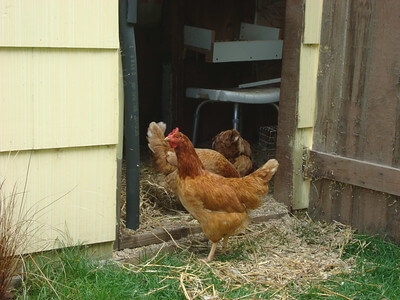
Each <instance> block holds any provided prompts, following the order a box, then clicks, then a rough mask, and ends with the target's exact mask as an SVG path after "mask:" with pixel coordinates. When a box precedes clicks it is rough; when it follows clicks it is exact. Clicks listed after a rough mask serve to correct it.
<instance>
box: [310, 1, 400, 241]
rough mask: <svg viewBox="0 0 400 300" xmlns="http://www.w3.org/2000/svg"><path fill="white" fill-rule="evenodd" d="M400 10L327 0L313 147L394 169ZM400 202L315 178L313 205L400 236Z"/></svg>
mask: <svg viewBox="0 0 400 300" xmlns="http://www.w3.org/2000/svg"><path fill="white" fill-rule="evenodd" d="M399 10H400V3H399V2H398V1H364V0H357V1H349V0H347V1H333V0H325V1H324V10H323V11H324V16H323V25H322V35H321V51H320V65H319V82H318V90H317V94H318V101H319V102H318V113H317V121H316V127H315V131H314V142H313V149H315V150H318V151H321V152H325V153H334V154H337V155H341V156H343V157H347V158H354V159H357V160H359V161H366V162H370V163H375V164H378V165H379V164H381V165H382V166H389V167H390V166H392V167H398V166H399V165H398V162H399V160H400V158H399V157H398V156H399V151H398V149H399V147H400V141H399V138H398V137H399V136H400V135H399V131H400V128H399V127H400V126H399V124H400V112H399V109H400V105H399V84H398V83H399V82H398V78H399V74H400V55H399V54H398V49H399V47H400V45H399V40H400V19H399V18H398V11H399ZM389 32H390V34H389ZM398 200H399V197H396V196H392V195H389V194H386V193H382V192H376V191H373V190H369V189H365V188H362V187H356V186H351V185H347V184H341V183H337V182H333V181H330V180H326V179H322V180H316V181H314V182H313V183H312V188H311V206H310V210H311V212H312V213H313V214H314V215H315V216H316V217H318V218H321V219H324V220H327V221H331V220H337V221H341V222H345V223H347V224H351V225H353V226H354V227H355V228H357V229H359V230H360V231H361V232H371V233H381V234H386V235H388V236H390V237H392V238H394V239H395V240H397V241H400V234H399V231H398V226H399V224H400V210H399V201H398Z"/></svg>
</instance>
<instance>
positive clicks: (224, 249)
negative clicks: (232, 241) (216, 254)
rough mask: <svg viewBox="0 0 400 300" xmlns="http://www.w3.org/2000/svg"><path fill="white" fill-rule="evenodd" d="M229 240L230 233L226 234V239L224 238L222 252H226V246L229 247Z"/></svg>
mask: <svg viewBox="0 0 400 300" xmlns="http://www.w3.org/2000/svg"><path fill="white" fill-rule="evenodd" d="M228 240H229V235H226V236H224V239H223V240H222V253H224V254H225V253H226V248H227V247H228Z"/></svg>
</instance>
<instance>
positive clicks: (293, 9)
mask: <svg viewBox="0 0 400 300" xmlns="http://www.w3.org/2000/svg"><path fill="white" fill-rule="evenodd" d="M303 18H304V3H303V1H298V0H288V1H286V15H285V29H284V44H283V54H282V58H283V59H282V81H281V94H280V102H279V120H278V137H277V149H276V156H277V160H278V161H279V170H278V172H277V174H276V175H275V189H274V197H275V199H277V200H278V201H279V202H282V203H285V204H286V205H288V206H289V207H291V206H292V205H293V197H294V195H293V186H294V183H293V174H294V172H295V170H294V168H295V166H294V157H293V156H294V151H295V150H294V147H296V145H295V133H296V129H297V118H296V114H297V105H298V97H299V72H300V48H301V42H302V37H303Z"/></svg>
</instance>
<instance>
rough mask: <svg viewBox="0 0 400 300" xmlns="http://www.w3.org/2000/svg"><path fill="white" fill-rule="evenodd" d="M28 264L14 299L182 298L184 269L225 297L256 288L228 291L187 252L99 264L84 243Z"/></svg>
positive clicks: (191, 280) (189, 280)
mask: <svg viewBox="0 0 400 300" xmlns="http://www.w3.org/2000/svg"><path fill="white" fill-rule="evenodd" d="M26 267H27V276H26V279H25V281H24V283H23V285H22V287H21V288H20V290H19V291H18V294H17V297H16V299H185V295H184V292H183V289H182V287H181V283H180V280H179V279H180V276H181V275H180V274H182V273H184V274H187V276H185V277H184V283H185V285H186V287H187V288H189V287H190V288H191V289H192V288H193V285H195V284H200V285H201V286H202V287H200V290H201V289H204V288H206V287H208V289H207V291H208V292H207V291H206V293H205V294H208V295H212V287H214V288H215V289H216V290H217V291H218V293H219V295H220V296H223V297H229V298H238V297H241V296H245V295H249V294H253V293H254V292H255V290H254V288H252V287H251V286H246V285H244V286H243V287H242V288H240V289H235V290H230V289H229V288H228V287H227V286H226V283H225V282H222V281H221V280H219V279H218V278H217V277H216V276H215V275H214V274H213V273H212V271H211V270H210V269H208V266H207V265H206V264H204V263H202V262H200V261H199V260H194V259H193V255H192V254H191V253H189V252H188V251H183V252H181V253H178V254H177V253H168V254H164V255H159V256H157V257H155V258H150V259H146V258H144V259H143V261H142V262H140V263H139V264H138V265H135V266H134V265H122V264H120V263H114V262H108V263H106V264H99V261H97V260H93V259H91V258H90V257H89V256H88V254H87V251H86V249H85V247H75V248H66V249H64V250H61V251H58V252H55V253H52V254H50V255H49V254H47V255H42V256H40V257H35V258H34V260H33V261H32V260H31V261H29V260H27V263H26ZM168 277H170V278H168ZM260 295H263V297H268V295H270V294H269V293H260Z"/></svg>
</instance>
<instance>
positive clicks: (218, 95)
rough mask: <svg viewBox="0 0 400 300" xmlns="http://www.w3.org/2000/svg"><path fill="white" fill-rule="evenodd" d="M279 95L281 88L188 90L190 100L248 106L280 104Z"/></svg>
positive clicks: (187, 95) (187, 94)
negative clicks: (246, 104)
mask: <svg viewBox="0 0 400 300" xmlns="http://www.w3.org/2000/svg"><path fill="white" fill-rule="evenodd" d="M279 94H280V89H279V88H251V89H205V88H191V87H190V88H187V89H186V97H189V98H195V99H205V100H213V101H224V102H235V103H248V104H267V103H276V102H279Z"/></svg>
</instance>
